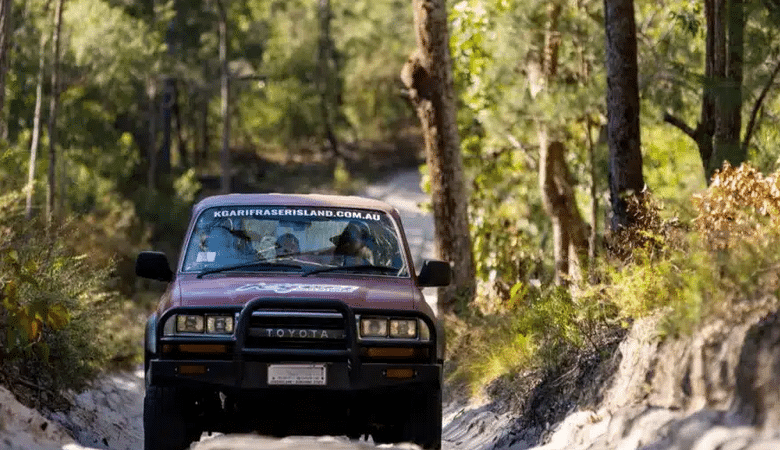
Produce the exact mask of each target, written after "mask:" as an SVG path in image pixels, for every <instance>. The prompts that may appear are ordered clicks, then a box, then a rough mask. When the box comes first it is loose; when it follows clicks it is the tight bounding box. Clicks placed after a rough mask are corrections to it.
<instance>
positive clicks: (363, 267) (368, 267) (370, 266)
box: [301, 264, 401, 277]
mask: <svg viewBox="0 0 780 450" xmlns="http://www.w3.org/2000/svg"><path fill="white" fill-rule="evenodd" d="M336 270H350V271H352V270H381V271H382V272H395V273H398V272H400V270H401V269H400V268H398V267H390V266H375V265H373V264H357V265H354V266H334V267H323V268H320V269H313V270H309V271H308V272H304V273H303V274H302V275H301V276H302V277H305V276H308V275H311V274H313V273H322V272H333V271H336Z"/></svg>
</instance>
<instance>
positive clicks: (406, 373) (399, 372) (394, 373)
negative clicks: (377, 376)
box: [385, 369, 414, 378]
mask: <svg viewBox="0 0 780 450" xmlns="http://www.w3.org/2000/svg"><path fill="white" fill-rule="evenodd" d="M385 376H386V377H387V378H412V377H414V369H387V370H386V371H385Z"/></svg>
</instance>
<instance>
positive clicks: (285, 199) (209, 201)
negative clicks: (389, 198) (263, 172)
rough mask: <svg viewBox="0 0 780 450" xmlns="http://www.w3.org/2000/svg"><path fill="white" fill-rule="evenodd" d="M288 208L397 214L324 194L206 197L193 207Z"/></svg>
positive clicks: (369, 202)
mask: <svg viewBox="0 0 780 450" xmlns="http://www.w3.org/2000/svg"><path fill="white" fill-rule="evenodd" d="M227 205H235V206H248V205H268V206H290V207H300V206H307V207H332V208H355V209H373V210H378V211H384V212H386V213H390V214H394V215H395V214H397V211H396V209H395V208H394V207H393V206H390V205H389V204H387V203H385V202H383V201H381V200H376V199H372V198H366V197H358V196H352V195H325V194H279V193H268V194H223V195H213V196H210V197H206V198H204V199H203V200H201V201H199V202H198V203H196V204H195V206H194V207H193V212H194V213H199V212H200V211H202V210H204V209H206V208H212V207H215V206H227Z"/></svg>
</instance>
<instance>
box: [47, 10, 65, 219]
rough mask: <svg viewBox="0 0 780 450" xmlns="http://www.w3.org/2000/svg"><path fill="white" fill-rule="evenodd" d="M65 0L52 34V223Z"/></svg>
mask: <svg viewBox="0 0 780 450" xmlns="http://www.w3.org/2000/svg"><path fill="white" fill-rule="evenodd" d="M64 6H65V0H59V1H58V2H57V9H56V11H55V13H54V17H55V19H54V31H53V34H52V55H53V57H52V69H51V101H50V103H49V124H48V125H49V126H48V129H49V173H48V177H49V180H48V183H47V190H46V220H47V222H48V223H49V224H51V223H52V220H53V219H54V217H55V215H58V214H59V211H56V210H55V205H56V202H55V196H56V193H57V190H56V189H57V108H58V107H59V99H60V80H59V76H60V31H61V30H62V10H63V8H64Z"/></svg>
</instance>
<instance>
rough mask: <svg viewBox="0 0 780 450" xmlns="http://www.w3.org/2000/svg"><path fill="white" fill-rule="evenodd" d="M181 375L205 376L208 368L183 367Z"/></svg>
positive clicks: (198, 366)
mask: <svg viewBox="0 0 780 450" xmlns="http://www.w3.org/2000/svg"><path fill="white" fill-rule="evenodd" d="M179 373H180V374H182V375H203V374H204V373H206V366H200V365H181V366H179Z"/></svg>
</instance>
